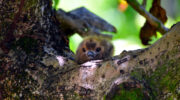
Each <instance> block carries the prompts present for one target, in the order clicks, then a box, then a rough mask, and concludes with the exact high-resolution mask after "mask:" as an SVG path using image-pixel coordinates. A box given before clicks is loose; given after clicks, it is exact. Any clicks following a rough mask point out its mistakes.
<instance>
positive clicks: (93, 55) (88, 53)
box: [87, 51, 95, 59]
mask: <svg viewBox="0 0 180 100" xmlns="http://www.w3.org/2000/svg"><path fill="white" fill-rule="evenodd" d="M87 56H88V57H89V58H90V59H93V58H94V57H95V53H94V52H93V51H88V52H87Z"/></svg>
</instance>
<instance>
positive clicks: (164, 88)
mask: <svg viewBox="0 0 180 100" xmlns="http://www.w3.org/2000/svg"><path fill="white" fill-rule="evenodd" d="M179 82H180V59H178V60H176V61H174V60H170V61H168V62H167V64H165V65H163V66H160V67H158V68H157V70H156V71H155V72H153V73H152V75H151V76H149V77H147V83H149V84H150V86H151V88H152V89H153V90H152V91H153V93H154V95H155V96H160V95H163V96H165V95H166V94H170V95H169V96H167V99H168V100H171V99H170V98H177V97H178V94H177V92H176V88H177V86H178V85H179Z"/></svg>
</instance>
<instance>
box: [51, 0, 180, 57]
mask: <svg viewBox="0 0 180 100" xmlns="http://www.w3.org/2000/svg"><path fill="white" fill-rule="evenodd" d="M53 1H54V3H53V6H54V7H55V8H56V9H59V8H61V9H63V10H65V11H71V10H73V9H75V8H78V7H82V6H84V7H86V8H87V9H88V10H90V11H91V12H93V13H95V14H96V15H98V16H100V17H101V18H103V19H105V20H106V21H108V22H109V23H111V24H112V25H114V26H115V27H116V29H117V33H115V34H114V33H110V34H113V36H114V37H113V40H112V43H113V44H114V47H115V52H114V54H115V55H117V54H119V53H120V52H122V51H123V50H134V49H139V48H144V47H146V46H144V45H142V44H141V40H140V38H139V31H140V29H141V27H142V26H143V24H144V22H145V19H144V18H143V17H142V16H141V15H139V14H138V13H137V12H136V11H135V10H134V9H133V8H131V7H130V6H129V5H128V4H126V3H125V2H124V0H53ZM138 1H139V2H140V3H142V0H138ZM151 4H152V0H147V4H146V10H147V11H149V9H150V7H151ZM161 5H162V6H163V8H165V9H166V12H167V16H168V21H167V22H166V24H165V26H166V27H168V28H170V27H171V26H172V25H173V24H175V23H176V22H177V21H180V13H178V10H180V0H161ZM105 34H107V33H105ZM160 37H161V34H160V33H158V36H157V37H152V41H151V44H152V43H154V42H155V41H156V40H158V39H159V38H160ZM81 41H82V38H81V37H80V36H79V35H78V34H75V35H73V36H71V37H70V49H71V50H72V51H73V52H75V51H76V49H77V47H78V45H79V43H80V42H81Z"/></svg>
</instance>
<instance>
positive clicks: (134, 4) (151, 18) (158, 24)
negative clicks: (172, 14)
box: [127, 0, 169, 34]
mask: <svg viewBox="0 0 180 100" xmlns="http://www.w3.org/2000/svg"><path fill="white" fill-rule="evenodd" d="M127 2H128V4H129V5H131V6H132V8H134V9H135V10H136V11H137V12H139V13H140V14H141V15H142V16H144V17H145V18H146V20H147V21H148V22H149V23H150V24H151V25H153V26H155V27H156V28H157V29H158V31H159V32H160V33H162V34H165V33H166V32H167V31H168V30H169V29H168V28H167V27H165V26H164V24H163V23H162V22H161V21H160V20H158V19H157V18H156V17H154V16H153V15H152V14H150V13H149V12H147V11H146V10H145V8H144V7H143V6H142V5H140V4H139V3H138V2H137V0H127Z"/></svg>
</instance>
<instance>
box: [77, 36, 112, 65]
mask: <svg viewBox="0 0 180 100" xmlns="http://www.w3.org/2000/svg"><path fill="white" fill-rule="evenodd" d="M113 50H114V48H113V45H112V43H111V42H110V41H109V40H108V39H105V38H103V37H100V36H94V35H93V36H88V37H85V38H84V40H83V41H82V42H81V43H80V45H79V47H78V49H77V51H76V57H75V59H76V61H77V63H79V64H82V63H84V62H87V61H90V60H99V59H106V58H109V57H111V56H112V55H113Z"/></svg>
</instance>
